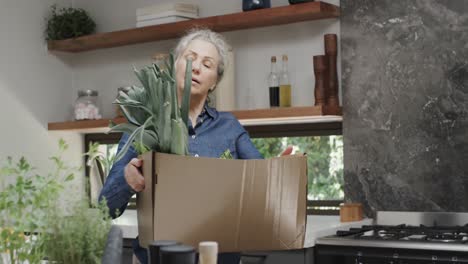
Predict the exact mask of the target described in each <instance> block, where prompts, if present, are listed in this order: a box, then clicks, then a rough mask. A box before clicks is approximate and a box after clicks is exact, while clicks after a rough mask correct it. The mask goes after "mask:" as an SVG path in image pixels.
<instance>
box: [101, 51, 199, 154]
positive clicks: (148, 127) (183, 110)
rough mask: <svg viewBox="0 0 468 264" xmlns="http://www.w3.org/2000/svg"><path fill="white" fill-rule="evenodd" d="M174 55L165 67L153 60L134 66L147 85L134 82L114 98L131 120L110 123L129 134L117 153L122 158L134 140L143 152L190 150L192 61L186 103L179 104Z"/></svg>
mask: <svg viewBox="0 0 468 264" xmlns="http://www.w3.org/2000/svg"><path fill="white" fill-rule="evenodd" d="M173 64H174V57H173V55H172V54H171V56H170V57H169V58H168V61H166V65H167V67H165V69H161V68H159V66H158V65H156V64H152V65H150V66H146V67H144V68H143V69H141V70H137V69H134V72H135V75H136V76H137V78H138V80H139V81H140V83H141V84H142V86H143V87H136V86H132V87H131V88H130V90H129V91H127V92H126V93H124V92H120V93H119V96H118V97H117V99H116V100H115V101H114V103H115V104H118V105H119V106H120V108H121V109H122V112H123V114H124V116H125V118H126V119H127V121H128V123H126V124H119V125H115V124H113V123H110V124H109V125H110V128H111V129H110V132H124V133H127V134H129V138H128V141H127V143H126V144H125V145H124V146H123V147H122V149H121V151H120V152H119V153H117V156H116V160H119V159H121V158H122V157H123V155H124V154H125V153H126V152H127V151H128V149H129V148H130V146H131V145H132V144H133V146H134V147H135V149H136V151H137V152H138V153H139V154H142V153H144V152H147V151H150V150H153V151H158V152H163V153H172V154H178V155H187V154H188V128H187V122H188V121H189V118H188V111H189V106H190V88H191V80H192V61H191V60H187V68H186V73H185V86H184V87H185V89H184V91H183V95H182V106H181V107H179V105H178V97H177V87H176V85H177V84H176V81H175V71H174V65H173Z"/></svg>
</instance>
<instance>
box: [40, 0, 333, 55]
mask: <svg viewBox="0 0 468 264" xmlns="http://www.w3.org/2000/svg"><path fill="white" fill-rule="evenodd" d="M339 15H340V9H339V7H337V6H335V5H332V4H328V3H323V2H320V1H317V2H310V3H302V4H296V5H288V6H281V7H273V8H266V9H258V10H253V11H248V12H240V13H234V14H228V15H222V16H212V17H206V18H199V19H192V20H188V21H181V22H175V23H169V24H163V25H155V26H147V27H141V28H132V29H126V30H120V31H114V32H107V33H97V34H93V35H88V36H83V37H79V38H74V39H66V40H51V41H49V42H48V49H49V50H50V51H65V52H83V51H89V50H96V49H104V48H112V47H119V46H125V45H132V44H138V43H145V42H151V41H157V40H165V39H172V38H177V37H180V36H182V35H183V34H184V33H185V32H186V31H187V30H189V29H190V28H193V27H204V28H210V29H212V30H214V31H217V32H224V31H234V30H240V29H249V28H258V27H267V26H274V25H282V24H290V23H297V22H302V21H308V20H317V19H326V18H336V17H339Z"/></svg>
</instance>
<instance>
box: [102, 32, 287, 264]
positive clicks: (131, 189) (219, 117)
mask: <svg viewBox="0 0 468 264" xmlns="http://www.w3.org/2000/svg"><path fill="white" fill-rule="evenodd" d="M175 58H176V60H175V64H176V65H175V69H176V82H177V90H178V97H179V102H181V95H182V90H183V89H184V77H185V76H184V75H185V66H186V61H187V59H189V58H190V59H192V86H191V97H190V110H189V118H190V121H191V122H189V127H188V133H189V138H188V149H189V153H190V155H193V156H195V157H198V156H201V157H219V156H221V154H222V153H223V152H224V151H225V150H226V149H229V150H230V151H231V154H232V156H233V157H234V158H238V159H260V158H262V155H261V154H260V153H259V152H258V150H257V149H256V148H255V146H254V145H253V144H252V141H251V140H250V137H249V135H248V134H247V131H246V130H245V129H244V128H243V127H242V126H241V125H240V123H239V122H238V120H237V119H236V118H235V117H234V116H233V115H232V114H231V113H227V112H218V111H216V109H214V108H211V107H208V105H207V97H208V94H209V93H211V92H212V91H213V90H214V89H215V88H216V85H217V84H218V83H219V81H220V80H221V78H222V77H223V73H224V67H225V65H226V64H227V61H226V60H227V44H226V42H225V40H224V38H223V37H222V36H221V35H220V34H218V33H215V32H213V31H210V30H206V29H205V30H192V31H191V32H189V33H188V34H187V35H185V36H184V37H182V38H181V40H180V41H179V43H178V45H177V46H176V48H175ZM127 139H128V135H125V134H124V135H123V136H122V139H121V140H120V143H119V147H118V151H120V149H121V148H122V146H123V145H124V144H125V142H126V141H127ZM290 151H291V149H286V151H285V152H283V155H284V154H289V152H290ZM141 166H142V161H141V160H139V159H137V153H136V151H135V149H133V148H132V147H131V148H130V149H129V151H128V152H127V153H126V154H125V156H124V157H123V158H122V159H120V160H119V161H117V162H116V163H115V164H114V165H113V167H112V169H111V171H110V173H109V175H108V177H107V180H106V182H105V184H104V187H103V189H102V191H101V194H100V199H102V198H103V197H105V198H106V201H107V205H108V207H109V209H110V213H111V215H112V217H117V216H118V215H116V212H117V211H118V212H120V213H123V211H124V210H125V208H126V207H127V203H128V202H129V200H130V197H131V196H132V195H133V194H135V193H137V192H140V191H142V190H143V189H144V188H145V182H144V178H143V176H142V175H141V173H140V171H139V168H140V167H141ZM133 248H134V252H135V255H136V257H137V258H138V260H139V261H140V262H141V263H147V253H146V249H144V248H142V247H140V245H139V243H138V239H136V240H135V241H134V243H133ZM219 263H223V264H224V263H239V254H220V255H219Z"/></svg>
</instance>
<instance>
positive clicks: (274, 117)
mask: <svg viewBox="0 0 468 264" xmlns="http://www.w3.org/2000/svg"><path fill="white" fill-rule="evenodd" d="M341 112H342V110H341V107H339V108H336V107H327V106H325V107H322V106H307V107H284V108H283V107H281V108H271V109H255V110H241V111H232V114H233V115H234V116H236V117H237V118H238V119H239V121H240V122H241V124H243V125H244V126H272V125H274V126H278V125H293V124H294V125H297V124H311V123H316V124H318V123H340V124H341V121H342V117H341ZM109 121H110V119H99V120H81V121H66V122H56V123H49V124H48V129H49V130H51V131H54V130H55V131H57V130H59V131H81V132H85V133H86V132H104V131H106V130H107V128H108V126H109ZM112 121H113V122H114V123H117V124H120V123H124V122H126V120H125V118H114V119H112Z"/></svg>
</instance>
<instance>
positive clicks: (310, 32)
mask: <svg viewBox="0 0 468 264" xmlns="http://www.w3.org/2000/svg"><path fill="white" fill-rule="evenodd" d="M162 2H165V1H158V0H152V1H150V0H135V1H128V0H99V1H95V0H74V1H73V4H74V6H75V7H80V8H84V9H85V10H87V11H88V12H89V13H90V15H91V16H92V17H93V19H94V20H95V21H96V23H97V24H98V31H100V32H107V31H114V30H121V29H127V28H133V27H135V24H136V15H135V10H136V9H137V8H139V7H144V6H147V5H150V4H156V3H162ZM185 2H192V3H197V4H198V5H199V7H200V16H201V17H206V16H214V15H222V14H227V13H234V12H240V11H241V3H242V1H240V0H238V1H233V0H222V1H221V0H186V1H185ZM325 2H329V3H332V4H335V5H339V0H328V1H325ZM282 5H288V1H287V0H273V1H272V6H282ZM339 30H340V28H339V21H338V19H328V20H319V21H308V22H302V23H296V24H290V25H282V26H274V27H266V28H258V29H250V30H240V31H234V32H226V33H223V34H224V35H225V36H226V37H227V39H228V41H229V42H230V43H231V45H232V46H233V48H234V52H235V64H236V74H235V75H236V78H235V83H236V97H237V98H236V99H237V105H238V107H239V108H262V107H267V106H268V93H267V92H268V88H267V82H266V78H267V75H268V72H269V70H270V57H271V56H272V55H276V56H277V57H278V58H280V57H281V55H282V54H287V55H288V56H289V68H290V72H291V75H292V82H293V93H292V96H293V101H292V103H293V105H294V106H310V105H313V103H314V96H313V90H314V83H315V80H314V76H313V67H312V56H314V55H319V54H323V53H324V50H323V35H324V34H326V33H336V34H339ZM176 41H177V40H166V41H159V42H152V43H145V44H138V45H132V46H126V47H118V48H112V49H105V50H97V51H91V52H85V53H80V54H79V55H76V56H75V57H74V58H73V61H71V62H70V63H71V65H72V67H73V73H74V77H73V82H74V85H73V94H72V95H71V97H70V98H69V100H70V102H72V101H73V100H75V98H76V96H77V95H76V93H77V90H80V89H96V90H98V91H99V94H100V98H101V102H102V105H103V107H102V108H103V115H104V117H113V116H114V109H113V107H112V106H111V102H112V101H113V99H114V98H115V96H116V93H117V92H116V91H117V88H118V87H120V86H124V85H129V84H139V83H138V82H137V80H136V79H135V78H134V76H133V73H132V65H136V66H137V67H139V66H143V65H145V64H149V63H150V62H151V55H152V54H154V53H156V52H164V51H168V50H169V49H171V48H173V47H174V45H175V44H176ZM339 66H340V65H339ZM70 118H71V116H70Z"/></svg>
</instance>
